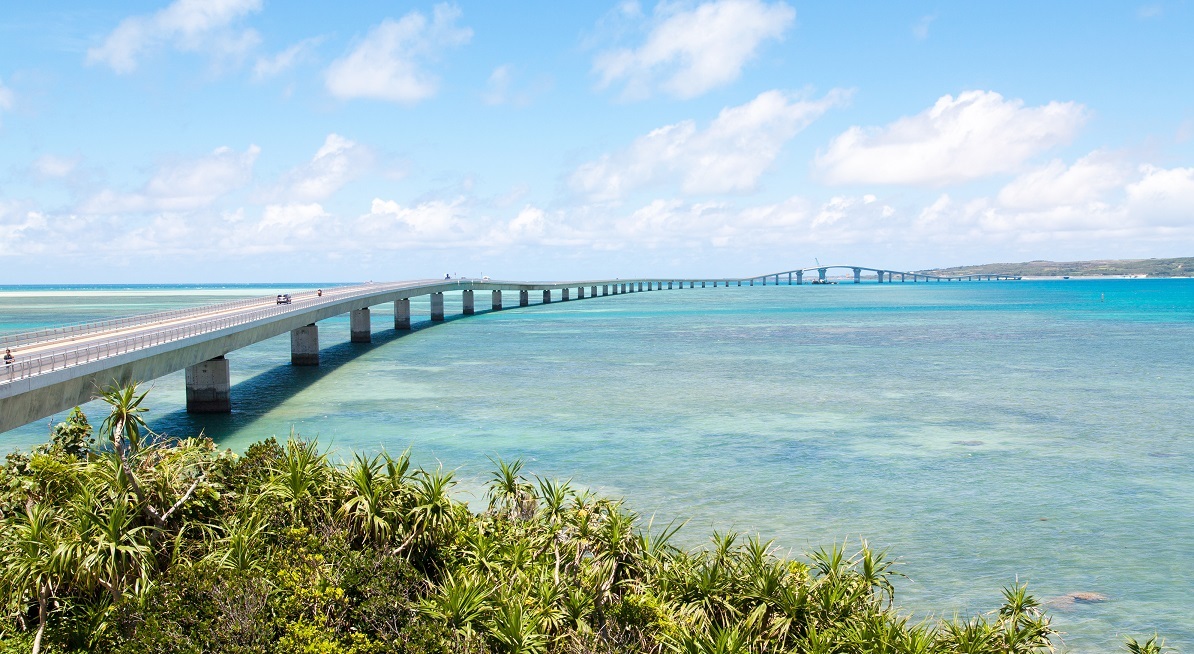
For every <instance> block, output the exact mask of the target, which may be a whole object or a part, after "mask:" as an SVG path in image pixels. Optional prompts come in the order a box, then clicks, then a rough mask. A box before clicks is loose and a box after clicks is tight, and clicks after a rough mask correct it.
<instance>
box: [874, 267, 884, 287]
mask: <svg viewBox="0 0 1194 654" xmlns="http://www.w3.org/2000/svg"><path fill="white" fill-rule="evenodd" d="M875 276H876V277H878V278H879V283H880V284H882V283H883V271H882V270H880V271H879V272H877V273H875Z"/></svg>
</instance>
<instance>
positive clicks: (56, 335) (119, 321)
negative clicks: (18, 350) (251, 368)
mask: <svg viewBox="0 0 1194 654" xmlns="http://www.w3.org/2000/svg"><path fill="white" fill-rule="evenodd" d="M274 300H275V298H274V296H268V297H254V298H248V299H244V300H235V301H233V302H225V303H223V304H220V305H216V306H220V307H223V309H224V310H225V311H227V310H231V309H235V308H238V307H248V306H252V305H254V304H265V303H267V302H272V301H274ZM212 308H213V305H210V304H209V305H204V306H198V307H190V308H187V309H171V310H169V311H158V312H155V313H145V314H141V315H137V316H128V317H124V318H112V319H110V320H100V321H93V322H81V323H77V324H74V325H65V326H62V327H48V328H46V329H39V330H36V331H31V332H21V333H19V334H9V335H7V336H0V348H12V347H21V346H29V345H35V344H37V343H45V342H47V341H60V340H64V339H65V340H70V339H73V338H78V337H80V336H89V335H92V334H98V333H101V332H106V331H112V330H114V329H122V328H125V327H134V326H136V325H145V324H149V323H153V322H160V321H163V320H176V319H179V318H186V317H188V316H195V315H200V314H203V313H208V312H210V311H211V310H212Z"/></svg>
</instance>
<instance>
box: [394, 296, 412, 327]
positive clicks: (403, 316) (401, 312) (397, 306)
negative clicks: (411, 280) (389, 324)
mask: <svg viewBox="0 0 1194 654" xmlns="http://www.w3.org/2000/svg"><path fill="white" fill-rule="evenodd" d="M394 329H399V330H404V329H410V298H407V297H404V298H402V299H401V300H394Z"/></svg>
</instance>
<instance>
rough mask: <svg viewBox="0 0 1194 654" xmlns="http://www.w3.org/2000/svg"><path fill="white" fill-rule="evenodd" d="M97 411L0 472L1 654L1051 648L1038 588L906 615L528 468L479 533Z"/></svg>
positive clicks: (392, 489)
mask: <svg viewBox="0 0 1194 654" xmlns="http://www.w3.org/2000/svg"><path fill="white" fill-rule="evenodd" d="M103 399H104V400H105V401H107V402H108V404H109V405H110V406H111V407H112V411H111V414H110V415H109V416H108V417H107V419H106V420H105V421H104V422H103V424H102V426H101V428H100V430H99V434H98V435H99V437H100V441H101V442H102V443H103V444H104V446H103V447H102V448H97V447H96V446H95V443H94V440H93V438H92V428H91V426H90V425H89V424H88V422H87V419H86V417H84V416H83V414H82V413H81V412H80V411H78V410H77V409H76V410H75V411H74V412H72V414H71V415H70V417H69V418H68V420H67V421H66V422H65V423H62V424H60V425H58V426H57V427H55V429H54V432H53V434H52V438H51V442H50V443H49V444H47V445H45V446H42V447H39V448H37V449H36V450H35V451H33V452H32V453H29V454H21V453H18V454H14V455H10V456H9V458H8V461H7V464H6V465H5V466H4V468H3V469H2V470H0V555H2V557H3V562H4V566H3V576H2V578H0V601H2V602H3V606H2V609H3V611H4V623H3V625H2V626H0V651H5V652H7V651H13V652H17V651H22V652H23V651H30V650H32V651H33V652H35V653H36V652H38V651H39V650H40V651H55V652H59V651H61V652H65V651H114V652H138V653H140V652H147V653H153V652H196V653H198V652H228V653H233V652H246V653H247V652H304V653H312V654H314V653H323V652H350V653H356V654H372V653H383V652H444V653H447V652H466V653H477V654H480V653H484V652H507V653H511V654H514V653H524V652H525V653H560V654H564V653H569V654H571V653H576V654H580V653H585V652H651V653H662V652H675V653H679V654H714V653H717V654H733V653H751V654H765V653H769V652H809V653H818V652H825V653H829V652H835V653H837V652H876V653H885V652H892V653H894V652H907V653H919V652H923V653H938V652H940V653H945V652H974V653H984V652H992V653H994V652H1001V653H1020V652H1047V651H1052V650H1053V647H1052V644H1051V640H1050V639H1051V637H1053V636H1054V635H1055V632H1054V631H1053V630H1052V629H1051V628H1050V626H1049V619H1048V617H1047V616H1046V615H1044V613H1043V612H1042V611H1041V609H1040V606H1039V605H1038V603H1037V602H1036V600H1034V599H1033V598H1032V597H1031V596H1030V595H1028V593H1027V592H1026V590H1025V587H1024V586H1012V587H1009V588H1006V589H1004V603H1003V605H1002V606H1001V607H999V609H998V610H996V611H994V612H992V613H991V614H988V615H981V616H975V617H971V618H957V617H955V618H954V619H952V620H940V621H926V622H920V623H913V622H911V621H910V620H909V619H908V618H907V617H902V616H900V615H899V614H898V613H897V612H896V610H895V609H894V607H893V602H894V596H893V593H894V589H893V587H892V583H891V579H892V576H893V574H895V573H894V572H893V570H892V564H891V562H890V561H889V560H888V559H887V558H886V557H885V556H884V553H882V552H876V551H874V550H872V549H871V548H869V547H867V545H866V543H865V542H863V543H862V545H861V547H860V548H859V549H858V550H857V551H856V552H853V553H851V552H850V551H848V550H847V549H846V548H845V545H844V544H842V545H838V544H836V543H835V544H834V545H833V546H831V547H829V548H826V549H821V550H817V551H815V552H813V553H811V554H810V555H809V556H808V557H807V560H804V561H799V560H790V559H786V558H781V557H777V556H776V555H775V552H774V551H773V548H772V547H771V545H770V543H768V542H764V541H762V540H760V539H758V538H743V537H741V536H740V535H738V534H734V533H725V534H718V533H715V534H714V535H713V538H712V541H711V545H710V546H709V547H707V548H704V549H700V550H696V551H683V550H681V549H679V548H677V547H675V546H674V545H673V544H672V543H671V538H672V536H673V535H674V534H675V532H676V528H674V527H670V526H669V527H668V528H665V529H662V530H658V529H656V530H652V529H651V528H650V525H648V526H647V527H646V528H643V526H642V525H641V523H640V522H639V520H638V518H637V516H636V515H635V514H634V513H632V512H631V511H629V510H627V509H626V508H625V506H623V504H622V503H621V502H619V501H611V500H608V499H604V498H600V497H596V496H594V495H592V494H590V493H589V492H587V491H583V490H582V491H577V490H575V489H573V488H571V486H570V485H569V483H568V482H566V481H559V480H554V479H540V478H531V479H528V478H526V477H525V476H524V475H523V474H522V464H521V462H519V461H515V462H513V463H507V462H504V461H500V460H499V461H495V465H496V467H497V469H496V470H495V471H494V473H493V475H492V479H491V480H490V482H489V484H488V488H489V494H488V509H487V510H486V511H484V512H483V513H480V514H474V513H471V512H470V511H469V510H468V508H467V507H466V506H465V505H463V504H462V503H460V502H457V501H455V500H453V499H452V498H451V491H452V488H453V485H454V484H455V480H454V479H453V475H452V473H451V472H450V471H445V470H442V469H436V470H420V469H412V468H411V466H410V461H409V458H408V456H407V454H405V453H404V454H403V455H401V456H398V457H391V456H390V455H387V454H384V453H383V454H380V455H377V456H368V455H364V454H359V453H358V454H355V455H353V458H352V460H351V462H349V463H347V464H344V465H339V464H334V463H333V462H331V461H329V459H328V456H327V454H326V453H325V452H322V451H321V450H320V449H319V447H318V445H317V444H316V443H315V442H312V441H304V440H302V439H300V438H298V437H296V436H293V435H292V436H291V438H290V439H289V440H287V442H286V443H285V444H280V443H278V442H276V441H275V440H273V439H271V440H268V441H265V442H263V443H259V444H257V445H254V446H252V447H251V448H249V450H248V451H247V452H246V453H245V454H244V455H242V456H236V455H233V454H232V453H230V452H220V451H217V450H216V448H215V447H214V446H213V444H212V443H211V441H209V440H207V439H203V438H197V439H184V440H173V441H166V440H165V439H161V438H156V435H153V434H151V433H149V432H148V430H147V429H146V427H145V423H144V422H143V421H142V419H141V413H142V412H143V411H144V408H143V407H142V406H141V403H142V401H143V400H144V394H140V395H139V394H138V393H137V391H136V389H135V387H133V388H124V389H112V390H110V391H107V392H105V393H104V395H103ZM1160 647H1163V645H1159V644H1157V643H1156V642H1155V639H1154V641H1148V642H1147V643H1145V644H1139V643H1137V642H1136V641H1131V642H1130V643H1129V649H1130V651H1139V652H1159V651H1161V650H1160V649H1159V648H1160Z"/></svg>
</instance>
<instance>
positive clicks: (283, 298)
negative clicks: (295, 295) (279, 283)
mask: <svg viewBox="0 0 1194 654" xmlns="http://www.w3.org/2000/svg"><path fill="white" fill-rule="evenodd" d="M278 304H290V293H282V294H281V295H279V296H278Z"/></svg>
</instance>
